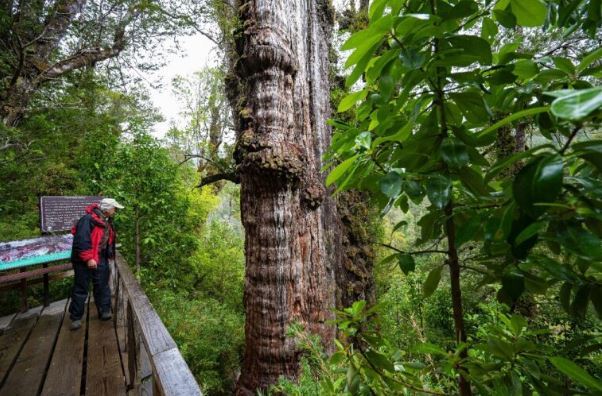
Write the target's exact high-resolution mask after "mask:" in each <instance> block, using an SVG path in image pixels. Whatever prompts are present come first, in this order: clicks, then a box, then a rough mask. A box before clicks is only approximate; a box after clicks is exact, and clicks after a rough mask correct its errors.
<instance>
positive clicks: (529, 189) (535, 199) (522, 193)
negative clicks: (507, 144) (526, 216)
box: [512, 155, 563, 216]
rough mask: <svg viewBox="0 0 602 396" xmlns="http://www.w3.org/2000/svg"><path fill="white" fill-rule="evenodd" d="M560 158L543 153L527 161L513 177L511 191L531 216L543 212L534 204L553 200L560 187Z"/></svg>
mask: <svg viewBox="0 0 602 396" xmlns="http://www.w3.org/2000/svg"><path fill="white" fill-rule="evenodd" d="M562 172H563V164H562V158H561V157H560V156H559V155H544V156H541V157H539V158H536V159H535V160H533V161H531V162H530V163H528V164H527V165H526V166H525V167H524V168H523V169H522V170H521V171H520V172H519V173H518V175H516V178H515V179H514V183H513V185H512V191H513V195H514V199H515V200H516V202H517V203H518V205H519V206H520V207H521V208H522V209H523V210H525V211H526V212H527V213H530V214H531V215H533V216H538V215H539V214H541V212H543V208H541V207H537V206H536V204H538V203H543V202H553V201H554V200H555V199H556V196H558V194H559V193H560V190H561V188H562V177H563V175H562Z"/></svg>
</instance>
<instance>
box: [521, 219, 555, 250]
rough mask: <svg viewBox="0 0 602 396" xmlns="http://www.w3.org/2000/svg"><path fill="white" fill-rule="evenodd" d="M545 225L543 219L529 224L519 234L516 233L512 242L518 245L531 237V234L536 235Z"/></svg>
mask: <svg viewBox="0 0 602 396" xmlns="http://www.w3.org/2000/svg"><path fill="white" fill-rule="evenodd" d="M546 225H547V223H546V222H543V221H537V222H535V223H533V224H531V225H529V226H528V227H527V228H525V229H524V230H522V231H521V233H520V234H518V236H517V237H516V239H515V240H514V243H515V244H517V245H520V244H521V243H523V242H525V241H526V240H527V239H531V238H532V237H533V236H535V235H537V234H538V233H539V231H541V230H542V229H543V228H544V227H545V226H546Z"/></svg>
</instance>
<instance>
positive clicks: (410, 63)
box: [399, 48, 427, 70]
mask: <svg viewBox="0 0 602 396" xmlns="http://www.w3.org/2000/svg"><path fill="white" fill-rule="evenodd" d="M399 59H400V60H401V64H402V65H403V66H404V67H405V68H406V69H408V70H414V69H419V68H420V67H422V65H423V64H424V62H425V61H426V59H427V55H426V54H425V53H422V52H419V51H418V50H416V49H414V48H406V49H403V50H402V51H401V53H400V54H399Z"/></svg>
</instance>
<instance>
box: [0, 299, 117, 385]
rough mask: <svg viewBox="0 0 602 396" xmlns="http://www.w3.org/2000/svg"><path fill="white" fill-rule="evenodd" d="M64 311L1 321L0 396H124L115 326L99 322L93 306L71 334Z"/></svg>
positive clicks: (61, 304) (61, 306)
mask: <svg viewBox="0 0 602 396" xmlns="http://www.w3.org/2000/svg"><path fill="white" fill-rule="evenodd" d="M67 307H68V301H67V300H62V301H57V302H55V303H52V304H50V306H48V307H46V308H42V307H37V308H33V309H30V310H29V311H27V312H25V313H20V314H16V315H11V316H7V317H4V318H0V334H1V335H0V396H19V395H24V396H30V395H44V396H53V395H56V396H58V395H107V396H108V395H111V396H112V395H116V396H117V395H126V394H127V388H126V378H125V373H124V366H123V363H122V356H121V354H120V348H119V344H118V341H117V331H116V327H115V322H114V321H112V320H110V321H100V320H99V319H98V316H97V315H96V308H94V307H93V305H92V310H91V312H90V310H88V309H86V314H85V315H84V319H83V320H82V327H81V328H80V329H79V330H77V331H71V330H70V329H69V326H70V324H71V321H70V320H69V313H68V312H66V311H67ZM89 312H90V314H88V313H89Z"/></svg>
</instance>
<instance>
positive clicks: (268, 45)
mask: <svg viewBox="0 0 602 396" xmlns="http://www.w3.org/2000/svg"><path fill="white" fill-rule="evenodd" d="M240 12H241V15H240V18H241V21H242V22H243V26H244V31H243V32H242V35H241V37H240V40H239V42H238V45H237V50H238V53H239V60H238V62H237V64H236V67H235V70H236V75H237V77H238V82H239V83H240V84H241V85H240V86H239V87H238V88H237V92H238V93H239V96H238V101H237V104H238V106H237V110H238V114H239V115H240V120H239V122H240V124H239V126H238V136H237V153H236V160H237V162H238V168H239V173H240V176H241V212H242V222H243V225H244V227H245V231H246V241H245V250H246V280H245V312H246V325H245V338H246V344H245V357H244V363H243V367H242V370H241V376H240V379H239V382H238V385H237V394H249V395H251V394H255V392H256V390H259V389H265V388H266V387H267V386H269V385H270V384H273V383H274V382H276V381H277V379H278V377H280V376H288V377H294V376H296V374H297V373H298V368H299V362H298V360H299V354H300V351H299V349H298V348H297V347H296V345H295V342H294V339H293V338H291V337H288V336H287V328H288V327H289V326H290V325H291V324H292V323H295V322H298V323H300V324H301V325H303V326H304V327H305V329H306V330H308V331H310V332H312V333H314V334H317V335H319V336H320V338H321V339H322V341H323V342H324V345H325V346H326V348H331V346H332V342H333V340H334V336H335V329H334V327H333V326H332V324H330V323H328V321H329V320H331V319H333V312H332V309H333V308H334V306H335V297H334V295H335V290H334V287H335V280H334V268H335V266H336V265H337V263H338V261H339V254H338V252H339V251H340V249H339V246H340V240H339V238H340V235H339V234H340V233H339V232H338V229H337V227H338V222H337V221H336V219H337V217H338V216H337V214H336V209H335V205H334V202H333V201H332V199H331V198H330V197H329V195H328V194H327V192H326V190H325V188H324V186H323V176H324V175H323V174H321V172H320V169H321V166H322V163H321V157H322V154H323V153H324V150H325V149H326V147H327V146H328V144H329V135H330V130H329V128H328V127H327V125H326V120H327V118H328V117H329V115H330V107H329V91H330V87H329V83H328V69H329V64H328V45H329V36H330V26H331V21H330V20H329V19H328V18H330V17H331V15H332V14H331V10H330V9H329V7H328V5H327V1H326V0H306V1H303V0H283V1H268V0H248V1H244V2H243V3H242V4H241V6H240ZM230 82H231V83H232V81H230ZM235 108H236V107H235Z"/></svg>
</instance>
